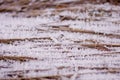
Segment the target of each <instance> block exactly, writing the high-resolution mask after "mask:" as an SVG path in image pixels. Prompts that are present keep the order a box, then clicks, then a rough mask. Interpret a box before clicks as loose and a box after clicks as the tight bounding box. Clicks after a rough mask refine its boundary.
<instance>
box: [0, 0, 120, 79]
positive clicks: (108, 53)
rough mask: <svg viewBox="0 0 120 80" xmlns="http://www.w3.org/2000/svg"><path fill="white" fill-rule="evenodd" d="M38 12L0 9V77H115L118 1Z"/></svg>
mask: <svg viewBox="0 0 120 80" xmlns="http://www.w3.org/2000/svg"><path fill="white" fill-rule="evenodd" d="M33 1H34V0H33ZM72 1H73V2H75V1H78V0H60V1H55V2H54V4H58V3H59V4H62V3H66V2H72ZM41 11H42V13H40V15H38V16H36V17H33V16H32V15H33V14H32V15H31V17H30V16H29V17H28V16H27V17H26V15H27V14H25V13H20V14H18V15H17V17H16V15H15V14H14V12H13V13H9V12H6V13H0V79H8V80H9V79H26V80H29V79H31V80H32V79H41V80H120V58H119V57H120V6H119V5H113V4H110V3H105V4H94V5H93V4H90V3H86V4H81V5H78V4H77V5H75V6H69V7H65V6H64V7H61V8H47V9H45V10H41ZM13 16H14V17H13Z"/></svg>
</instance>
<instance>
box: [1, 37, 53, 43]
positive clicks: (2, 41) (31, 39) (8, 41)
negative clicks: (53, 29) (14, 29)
mask: <svg viewBox="0 0 120 80" xmlns="http://www.w3.org/2000/svg"><path fill="white" fill-rule="evenodd" d="M40 39H43V40H44V39H47V40H52V39H51V38H50V37H41V38H24V39H0V43H5V44H10V43H14V42H16V41H34V40H40Z"/></svg>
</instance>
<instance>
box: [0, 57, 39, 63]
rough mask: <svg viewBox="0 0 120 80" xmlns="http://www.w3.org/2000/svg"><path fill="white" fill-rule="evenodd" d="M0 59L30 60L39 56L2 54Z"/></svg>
mask: <svg viewBox="0 0 120 80" xmlns="http://www.w3.org/2000/svg"><path fill="white" fill-rule="evenodd" d="M0 60H14V61H21V62H24V61H29V60H37V58H32V57H23V56H0Z"/></svg>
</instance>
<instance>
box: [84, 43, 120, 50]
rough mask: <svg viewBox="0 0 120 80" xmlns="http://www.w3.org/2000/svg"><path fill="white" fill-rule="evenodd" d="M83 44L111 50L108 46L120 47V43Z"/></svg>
mask: <svg viewBox="0 0 120 80" xmlns="http://www.w3.org/2000/svg"><path fill="white" fill-rule="evenodd" d="M82 46H84V47H89V48H96V49H98V50H105V51H110V50H109V49H108V48H107V47H120V44H82Z"/></svg>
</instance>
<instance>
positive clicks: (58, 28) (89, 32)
mask: <svg viewBox="0 0 120 80" xmlns="http://www.w3.org/2000/svg"><path fill="white" fill-rule="evenodd" d="M52 30H61V31H69V32H79V33H87V34H94V35H100V36H106V37H112V38H120V35H117V34H107V33H102V32H95V31H90V30H82V29H73V28H69V26H68V27H66V26H65V27H64V26H63V27H56V28H54V27H52Z"/></svg>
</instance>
